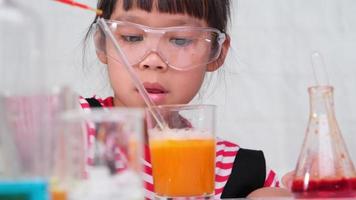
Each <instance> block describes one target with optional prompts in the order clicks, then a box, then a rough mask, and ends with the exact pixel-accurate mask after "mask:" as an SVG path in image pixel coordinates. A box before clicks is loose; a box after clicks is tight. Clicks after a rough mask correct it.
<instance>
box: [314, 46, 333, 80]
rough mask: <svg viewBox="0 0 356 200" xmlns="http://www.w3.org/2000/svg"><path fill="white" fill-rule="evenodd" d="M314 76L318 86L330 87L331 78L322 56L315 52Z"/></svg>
mask: <svg viewBox="0 0 356 200" xmlns="http://www.w3.org/2000/svg"><path fill="white" fill-rule="evenodd" d="M311 60H312V67H313V74H314V79H315V82H316V85H318V86H326V85H329V77H328V73H327V71H326V68H325V64H324V61H323V58H322V56H321V55H320V53H319V52H317V51H316V52H313V53H312V55H311Z"/></svg>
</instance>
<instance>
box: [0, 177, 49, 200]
mask: <svg viewBox="0 0 356 200" xmlns="http://www.w3.org/2000/svg"><path fill="white" fill-rule="evenodd" d="M47 185H48V184H47V181H44V180H39V179H38V180H16V181H12V180H11V181H4V180H2V181H0V200H5V199H6V200H49V194H48V188H47Z"/></svg>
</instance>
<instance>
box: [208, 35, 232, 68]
mask: <svg viewBox="0 0 356 200" xmlns="http://www.w3.org/2000/svg"><path fill="white" fill-rule="evenodd" d="M229 48H230V36H229V35H227V34H226V39H225V41H224V43H223V44H222V47H221V52H220V55H219V57H218V59H216V60H215V61H214V62H212V63H210V64H208V67H207V71H208V72H212V71H215V70H217V69H219V68H220V67H221V66H222V65H223V64H224V62H225V58H226V55H227V52H228V51H229Z"/></svg>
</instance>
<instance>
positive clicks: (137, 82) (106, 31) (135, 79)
mask: <svg viewBox="0 0 356 200" xmlns="http://www.w3.org/2000/svg"><path fill="white" fill-rule="evenodd" d="M54 1H57V2H61V3H65V4H69V5H72V6H76V7H80V8H84V9H87V10H92V11H95V12H96V13H97V15H102V13H103V12H102V10H99V9H95V8H92V7H90V6H87V5H84V4H81V3H77V2H74V0H54ZM98 22H99V25H100V27H101V28H102V29H103V31H104V34H105V35H106V36H107V37H109V39H110V40H111V42H112V43H113V44H114V46H115V49H116V51H117V53H118V54H119V56H120V57H121V59H122V60H123V62H124V66H125V68H126V69H127V71H128V72H129V74H130V76H131V78H132V80H133V82H134V84H135V86H136V88H137V89H138V91H139V93H140V94H141V96H142V97H143V100H144V101H145V103H146V105H147V107H148V110H149V111H150V112H151V114H152V116H153V117H154V119H155V120H156V122H157V125H158V126H159V127H160V128H161V129H163V127H164V126H163V124H164V121H163V117H162V115H161V114H160V113H159V112H158V111H157V109H154V108H153V106H155V104H154V102H153V101H152V99H151V98H150V97H149V95H148V94H147V91H146V89H145V87H144V86H143V85H142V83H141V81H140V79H139V78H138V77H137V76H136V73H135V72H134V71H133V69H132V67H131V65H130V63H129V61H128V60H127V58H126V56H125V54H124V52H123V51H122V50H121V48H120V46H119V44H118V43H117V41H116V40H115V38H114V36H113V35H112V33H111V31H110V29H109V27H108V26H107V24H106V23H105V21H104V19H103V18H99V19H98Z"/></svg>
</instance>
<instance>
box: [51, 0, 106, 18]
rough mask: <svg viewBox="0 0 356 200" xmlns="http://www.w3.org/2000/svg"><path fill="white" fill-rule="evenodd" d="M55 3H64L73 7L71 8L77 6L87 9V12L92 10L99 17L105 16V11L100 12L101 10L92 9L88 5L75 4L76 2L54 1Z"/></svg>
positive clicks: (71, 0)
mask: <svg viewBox="0 0 356 200" xmlns="http://www.w3.org/2000/svg"><path fill="white" fill-rule="evenodd" d="M54 1H57V2H61V3H64V4H68V5H71V6H76V7H79V8H83V9H86V10H91V11H94V12H96V14H97V15H99V16H100V15H102V14H103V11H102V10H100V9H96V8H92V7H90V6H88V5H85V4H82V3H78V2H75V1H74V0H54Z"/></svg>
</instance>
